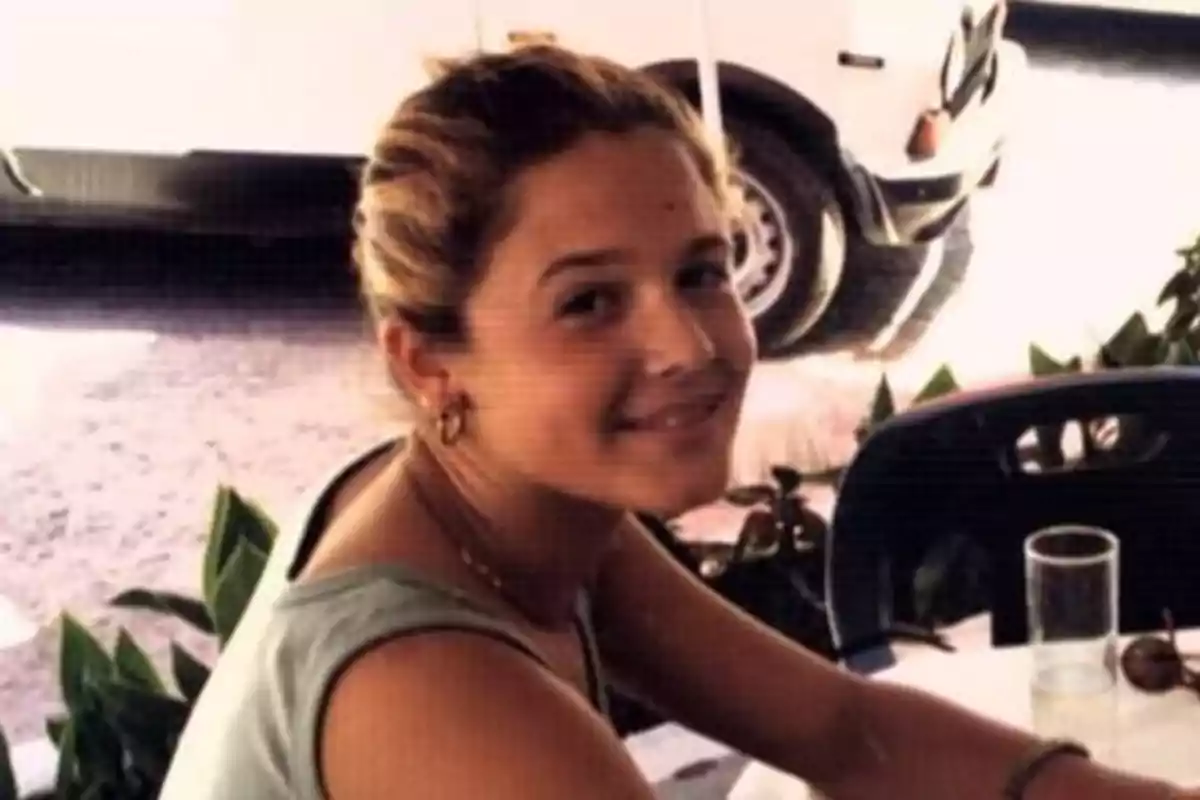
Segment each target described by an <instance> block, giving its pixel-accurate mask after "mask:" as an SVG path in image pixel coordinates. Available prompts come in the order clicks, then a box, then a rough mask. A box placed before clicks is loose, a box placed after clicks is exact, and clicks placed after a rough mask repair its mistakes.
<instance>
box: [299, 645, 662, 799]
mask: <svg viewBox="0 0 1200 800" xmlns="http://www.w3.org/2000/svg"><path fill="white" fill-rule="evenodd" d="M320 761H321V773H322V776H323V779H324V784H325V788H326V791H327V793H328V796H329V798H330V800H360V799H361V800H365V799H366V798H376V797H383V796H395V795H393V794H392V793H393V792H394V791H396V790H398V789H403V794H404V796H412V797H435V796H436V797H438V798H444V799H445V800H457V799H458V798H462V800H467V798H470V799H471V800H475V798H479V797H488V798H494V800H510V799H511V800H517V798H521V800H552V799H553V800H560V798H563V797H571V798H576V800H626V798H627V799H628V800H652V798H653V797H654V795H653V792H652V790H651V789H650V787H649V786H648V785H647V784H646V782H645V780H644V779H643V778H642V776H641V774H640V773H639V772H638V770H637V767H636V766H635V765H634V763H633V761H632V760H631V759H630V758H629V756H628V755H627V753H626V752H625V749H624V747H623V746H622V744H621V742H620V740H619V739H618V738H617V737H616V736H615V735H614V734H613V733H612V731H611V730H610V729H609V728H608V727H607V726H606V725H605V723H604V721H603V720H602V719H601V718H599V717H598V716H597V715H596V714H595V713H594V712H592V711H591V709H590V708H589V707H588V706H587V704H586V702H584V701H583V699H582V698H580V697H578V696H577V695H576V694H574V693H573V692H572V691H570V690H569V689H568V688H567V687H566V686H565V685H563V684H559V683H558V682H557V681H556V680H554V678H553V677H552V676H550V675H548V674H546V673H545V672H544V671H543V670H542V669H541V668H540V667H539V666H538V664H536V663H535V662H534V661H532V660H531V659H530V658H528V657H527V656H525V655H523V654H521V653H519V652H517V651H516V650H514V649H513V648H511V647H510V646H508V645H506V644H503V643H501V642H498V641H494V640H492V639H489V638H487V637H485V636H480V635H477V634H471V633H454V632H440V633H436V634H421V635H417V636H410V637H405V638H399V639H395V640H392V641H389V642H386V643H384V644H382V645H380V646H379V647H376V648H374V649H372V650H370V651H369V652H367V653H366V654H364V655H363V656H361V657H359V658H358V659H357V660H355V661H354V662H353V663H352V664H351V665H350V666H349V667H348V668H347V669H346V671H345V672H344V673H343V674H342V675H341V677H340V678H339V679H338V681H337V682H336V684H335V685H334V687H333V690H332V693H331V696H330V699H329V705H328V708H327V711H326V714H325V724H324V726H323V733H322V739H321V752H320Z"/></svg>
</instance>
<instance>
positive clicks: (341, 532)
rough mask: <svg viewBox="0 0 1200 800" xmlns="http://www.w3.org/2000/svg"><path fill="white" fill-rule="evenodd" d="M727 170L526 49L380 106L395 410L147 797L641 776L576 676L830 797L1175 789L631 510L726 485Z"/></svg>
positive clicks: (1156, 792)
mask: <svg viewBox="0 0 1200 800" xmlns="http://www.w3.org/2000/svg"><path fill="white" fill-rule="evenodd" d="M729 180H730V179H729V167H728V164H727V161H726V158H725V155H724V153H723V151H722V149H721V148H719V147H718V146H716V145H714V144H713V143H712V142H710V141H709V140H708V138H706V134H705V133H704V131H703V128H702V126H701V124H700V123H699V121H698V120H697V118H696V116H695V115H694V114H693V113H692V111H690V110H689V109H688V108H687V107H686V105H685V104H683V103H682V102H680V101H679V100H677V99H676V98H675V97H674V96H672V95H671V94H669V93H668V92H666V91H664V90H663V89H662V88H659V87H658V86H657V85H656V84H654V83H653V82H652V81H651V80H650V79H649V78H647V77H645V76H643V75H641V74H639V73H638V72H636V71H632V70H629V69H625V68H622V67H620V66H618V65H616V64H613V63H610V62H608V61H605V60H603V59H599V58H592V57H585V56H581V55H577V54H572V53H570V52H567V51H564V50H561V49H557V48H553V47H547V46H537V47H530V48H527V49H522V50H519V51H516V52H512V53H508V54H497V55H483V56H478V57H475V58H472V59H470V60H467V61H465V62H461V63H457V64H452V65H449V66H448V67H447V68H446V70H445V71H444V73H443V74H441V75H440V76H439V77H437V78H436V79H435V80H434V81H433V82H432V84H431V85H430V86H429V87H428V88H426V89H425V90H424V91H422V92H420V93H418V94H417V95H415V96H413V97H411V98H409V99H408V100H406V101H405V102H404V103H403V104H402V105H401V106H400V107H399V109H398V110H397V111H396V112H395V115H394V116H393V117H392V119H391V120H390V122H389V123H388V124H387V126H386V128H385V129H384V131H383V132H382V134H381V135H380V137H379V140H378V143H377V144H376V146H375V149H374V152H373V154H372V156H371V158H370V161H369V163H368V165H367V167H366V170H365V176H364V181H363V186H362V197H361V202H360V205H359V208H358V214H357V222H358V224H357V233H358V238H357V246H356V261H357V264H358V268H359V271H360V275H361V283H362V293H363V297H364V299H365V301H366V304H367V306H368V308H369V311H370V313H371V315H372V318H373V321H374V324H375V330H376V331H377V332H378V342H379V347H380V349H381V352H382V353H383V355H384V357H385V362H386V365H387V369H388V370H389V372H390V375H391V378H392V380H393V382H394V383H395V385H396V387H397V389H398V391H399V393H400V394H401V395H402V396H403V397H404V398H405V399H406V400H407V401H408V402H410V403H411V404H412V405H413V406H414V408H415V410H416V413H417V415H418V416H419V419H420V421H419V423H418V424H417V426H416V430H415V432H414V433H413V435H412V436H411V438H409V439H408V441H407V443H406V444H405V445H404V446H400V445H398V444H395V445H394V444H384V445H382V446H381V447H379V448H377V449H376V450H374V451H372V452H370V453H367V454H365V455H363V456H362V457H361V458H359V459H357V460H356V461H355V462H354V463H353V464H351V465H349V466H347V467H346V468H345V469H344V470H342V471H341V472H340V473H339V475H338V476H337V478H336V479H335V480H334V481H333V482H332V483H331V484H330V485H329V486H328V487H327V488H326V490H325V491H324V493H323V494H322V496H321V499H320V501H319V502H318V503H317V506H316V508H315V509H314V511H313V513H312V514H311V515H310V517H309V519H308V523H307V525H306V527H305V529H304V531H303V544H302V546H301V548H300V551H299V556H298V558H297V561H296V564H295V565H294V571H293V575H292V578H293V580H291V581H290V582H289V585H288V586H287V587H286V588H285V589H284V590H283V592H282V595H281V596H280V597H279V598H278V601H277V602H276V603H275V604H274V606H273V608H272V610H271V612H270V616H269V619H268V620H267V622H266V623H265V625H264V627H263V630H262V632H261V634H256V639H257V641H256V642H255V643H254V647H255V651H254V657H253V660H252V666H251V667H250V668H248V669H246V670H245V671H241V670H239V674H237V675H233V676H231V675H230V674H229V671H230V670H231V669H233V667H232V666H230V665H229V664H228V663H222V664H221V665H219V667H218V669H217V676H216V677H219V678H220V679H221V681H222V683H223V685H224V688H223V689H222V691H226V692H227V693H228V696H227V697H225V698H224V699H223V700H222V702H224V703H226V704H227V705H229V706H230V707H231V708H235V709H236V713H232V714H229V715H227V716H226V723H224V725H225V727H224V729H220V730H209V731H206V732H205V736H206V737H207V738H209V739H210V740H211V741H213V742H215V743H216V744H215V746H216V747H218V748H219V752H220V757H219V761H218V763H217V764H216V765H215V766H213V767H212V768H203V769H197V768H195V765H194V764H192V765H189V763H187V757H186V756H181V757H180V759H179V763H176V764H175V772H174V774H173V776H172V777H173V779H174V780H175V782H176V786H175V788H174V789H173V791H174V792H175V794H172V791H168V793H167V795H166V797H168V798H171V797H183V796H187V797H195V798H214V799H215V798H242V797H245V798H254V799H255V800H275V799H276V798H277V799H278V800H283V799H284V798H296V799H297V800H318V799H320V800H324V799H328V800H367V799H368V798H422V799H424V798H438V800H479V799H480V798H488V799H489V800H567V799H570V800H643V799H647V798H651V797H652V796H653V793H652V790H651V789H650V787H649V786H648V785H647V784H646V782H645V781H644V779H643V778H642V776H641V775H640V774H639V772H638V770H637V768H636V767H635V765H634V764H633V762H632V761H631V760H630V758H629V757H628V755H627V754H626V752H625V750H624V749H623V747H622V744H621V742H620V740H619V739H618V738H617V736H616V735H614V733H613V731H612V729H611V728H610V727H609V726H608V725H607V724H606V720H605V716H604V702H603V697H604V687H605V685H608V684H611V685H619V686H621V687H622V688H624V689H625V690H627V691H629V692H631V693H633V694H635V695H637V696H639V697H641V698H644V699H645V700H646V701H647V702H648V703H650V704H652V705H654V706H656V707H657V708H659V709H661V710H662V711H663V712H664V713H666V714H667V715H669V716H671V717H673V718H675V719H677V720H680V721H681V722H683V723H684V724H686V725H688V726H690V727H692V728H694V729H696V730H697V731H700V732H701V733H703V734H706V735H708V736H710V737H713V738H716V739H719V740H722V741H724V742H727V743H728V744H729V745H731V746H733V747H735V748H737V749H739V750H741V751H744V752H746V753H748V754H750V755H751V756H753V757H755V758H757V759H760V760H762V761H765V762H768V763H770V764H773V765H775V766H777V767H779V768H781V769H785V770H787V771H789V772H792V773H795V774H796V775H798V776H800V777H802V778H804V779H805V780H807V781H809V782H810V783H811V784H812V785H813V786H815V787H817V788H819V789H820V790H821V791H822V792H824V793H825V794H826V795H828V796H829V797H832V798H847V799H849V798H890V800H906V799H908V798H912V800H965V799H969V798H1001V797H1021V798H1026V800H1080V799H1081V798H1090V799H1093V800H1098V799H1099V798H1112V800H1121V799H1124V798H1128V800H1165V798H1169V797H1179V798H1182V797H1188V796H1193V797H1195V796H1200V795H1195V794H1192V795H1187V794H1185V793H1183V792H1178V793H1173V790H1172V789H1171V788H1170V787H1168V786H1166V785H1163V784H1159V783H1154V782H1151V781H1146V780H1141V779H1137V778H1134V777H1132V776H1126V775H1121V774H1118V773H1116V772H1113V771H1111V770H1108V769H1105V768H1103V767H1100V766H1098V765H1095V764H1093V763H1092V762H1090V761H1089V760H1088V759H1087V758H1085V757H1081V756H1080V754H1078V753H1074V752H1072V751H1071V749H1070V748H1069V747H1062V746H1057V745H1055V744H1053V743H1050V744H1047V743H1041V742H1038V741H1037V740H1035V739H1034V738H1032V737H1030V736H1028V735H1026V734H1024V733H1020V732H1017V731H1015V730H1010V729H1008V728H1005V727H1001V726H999V725H996V724H993V723H991V722H989V721H987V720H984V719H982V718H979V717H976V716H973V715H971V714H969V713H966V712H965V711H962V710H959V709H957V708H955V707H952V706H951V705H949V704H947V703H945V702H942V701H940V700H937V699H935V698H933V697H931V696H927V695H925V694H921V693H918V692H915V691H910V690H907V689H903V688H898V687H894V686H888V685H886V684H878V683H873V682H870V681H867V680H864V679H860V678H857V677H855V676H852V675H849V674H846V673H844V672H842V671H839V670H838V669H836V668H835V667H832V666H830V665H828V664H826V663H824V662H823V661H822V660H820V659H818V658H816V657H814V656H812V655H810V654H808V653H806V652H805V651H804V650H803V649H801V648H799V647H797V646H795V645H793V644H790V643H789V642H787V641H785V640H783V639H782V638H781V637H778V636H776V635H775V634H773V633H772V632H771V631H769V630H767V629H766V628H764V627H763V626H761V625H759V624H757V623H756V622H755V621H753V620H752V619H750V618H749V617H747V616H746V615H744V614H742V613H740V612H739V611H738V610H736V609H735V608H732V607H730V606H729V605H727V604H726V603H725V602H724V601H723V600H722V599H721V598H720V597H718V596H716V595H715V594H713V593H711V592H710V591H708V590H707V589H706V588H705V587H704V586H703V585H701V584H700V583H699V582H697V581H696V580H694V579H693V578H691V577H690V576H689V575H688V574H687V573H686V572H685V571H683V570H681V569H680V568H679V567H678V566H676V565H675V563H674V562H673V561H671V560H670V559H669V558H668V557H667V556H666V555H665V554H664V553H663V552H662V551H661V550H660V549H659V547H658V546H656V544H655V543H654V541H653V540H652V539H651V538H650V537H649V536H648V535H647V533H646V532H645V531H644V530H642V529H641V528H640V527H639V526H638V525H637V524H636V522H635V521H634V520H633V519H632V517H631V514H630V510H631V509H636V510H640V511H651V512H658V513H661V514H665V515H670V514H674V513H677V512H679V511H682V510H685V509H689V508H692V507H695V506H697V505H700V504H703V503H706V502H709V501H711V500H713V499H715V498H716V497H718V496H719V495H720V493H721V492H722V491H723V490H724V489H725V488H726V482H727V480H728V471H729V462H730V448H731V442H732V439H733V434H734V429H735V427H736V425H737V422H738V416H739V410H740V406H741V403H742V396H743V391H744V388H745V384H746V379H747V375H748V373H749V371H750V368H751V365H752V364H753V362H754V356H755V351H754V342H753V340H752V336H751V332H750V328H749V327H748V325H747V320H746V317H745V316H744V315H743V311H742V308H741V307H740V305H739V302H738V300H737V298H736V296H735V293H734V292H733V290H732V288H731V287H730V285H729V278H728V274H727V269H726V264H727V262H728V261H729V259H730V221H731V219H733V218H735V216H736V213H735V212H736V203H737V195H736V192H735V191H734V189H733V187H732V186H731V185H730V182H729ZM331 412H332V413H336V411H335V410H332V409H331ZM223 661H224V659H223ZM223 670H224V672H225V673H226V674H224V675H221V673H222V671H223ZM230 687H233V688H232V689H231V688H230ZM209 691H210V692H213V691H217V689H215V688H214V687H212V686H210V689H209ZM205 699H206V700H207V699H208V698H205ZM202 702H203V701H202ZM193 722H194V724H199V723H195V721H193Z"/></svg>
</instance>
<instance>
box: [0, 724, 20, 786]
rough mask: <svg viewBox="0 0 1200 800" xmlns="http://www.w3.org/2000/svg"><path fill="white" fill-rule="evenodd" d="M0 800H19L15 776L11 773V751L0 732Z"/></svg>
mask: <svg viewBox="0 0 1200 800" xmlns="http://www.w3.org/2000/svg"><path fill="white" fill-rule="evenodd" d="M0 800H19V798H18V797H17V776H16V775H15V774H14V773H13V765H12V751H11V750H9V747H8V739H7V738H6V737H5V736H4V731H3V730H0Z"/></svg>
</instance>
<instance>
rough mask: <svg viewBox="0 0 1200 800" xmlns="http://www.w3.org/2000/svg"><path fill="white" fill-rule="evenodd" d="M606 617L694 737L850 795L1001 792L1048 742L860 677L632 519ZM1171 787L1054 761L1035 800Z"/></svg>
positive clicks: (612, 656)
mask: <svg viewBox="0 0 1200 800" xmlns="http://www.w3.org/2000/svg"><path fill="white" fill-rule="evenodd" d="M596 607H597V613H598V614H599V616H600V621H601V629H600V635H601V644H602V648H603V650H604V655H605V659H606V663H607V664H608V666H609V668H610V669H611V670H612V671H613V673H614V675H615V677H616V678H617V680H618V682H620V683H621V684H622V685H623V686H625V687H627V688H628V689H630V690H631V691H632V692H633V693H634V694H636V695H638V696H640V697H643V698H645V699H646V700H647V701H648V702H650V703H651V704H652V705H654V706H656V707H658V708H659V709H660V710H662V711H663V712H664V713H666V714H668V715H669V716H671V717H672V718H674V719H676V720H678V721H680V722H681V723H683V724H685V725H687V726H688V727H690V728H693V729H694V730H696V731H698V732H700V733H702V734H704V735H706V736H709V737H710V738H713V739H716V740H718V741H722V742H725V743H726V744H728V745H730V746H732V747H735V748H737V749H738V750H740V751H742V752H744V753H747V754H749V755H751V756H753V757H754V758H756V759H758V760H760V761H764V762H766V763H769V764H772V765H774V766H776V767H778V768H779V769H782V770H785V771H787V772H790V773H792V774H794V775H797V776H799V777H801V778H804V779H805V780H807V781H809V782H810V783H811V784H813V785H814V786H816V787H817V788H819V789H821V790H822V791H823V792H824V793H825V794H827V795H829V796H830V797H833V798H837V800H857V798H877V797H888V798H892V799H893V800H909V799H910V798H911V799H912V800H963V798H975V797H979V798H992V797H996V798H998V797H1000V794H1001V791H1002V788H1003V786H1004V783H1005V781H1006V780H1007V778H1008V776H1009V773H1010V771H1011V770H1012V769H1013V768H1014V767H1015V766H1016V764H1017V762H1018V761H1019V760H1020V758H1021V757H1022V756H1023V755H1024V754H1025V753H1026V752H1027V751H1028V748H1030V747H1031V746H1033V745H1034V744H1035V740H1034V738H1033V737H1031V736H1029V735H1028V734H1025V733H1022V732H1019V731H1016V730H1014V729H1011V728H1008V727H1004V726H1001V725H998V724H995V723H993V722H990V721H988V720H987V719H985V718H983V717H980V716H978V715H975V714H972V713H970V712H968V711H966V710H965V709H961V708H959V707H956V706H954V705H951V704H949V703H947V702H944V701H942V700H939V699H937V698H935V697H933V696H932V695H929V694H925V693H922V692H917V691H913V690H908V689H902V688H896V687H890V686H888V685H886V684H880V683H875V682H872V681H869V680H867V679H864V678H861V677H858V676H854V675H851V674H849V673H846V672H844V671H842V670H840V669H838V668H837V667H835V666H833V665H831V664H828V663H827V662H825V661H824V660H822V659H820V658H818V657H817V656H815V655H813V654H811V653H809V652H807V651H805V650H804V649H803V648H801V647H798V646H796V645H795V644H793V643H791V642H789V641H788V640H786V639H785V638H783V637H781V636H779V635H777V634H776V633H775V632H773V631H771V630H770V629H769V628H767V627H766V626H764V625H762V624H760V623H759V622H757V621H756V620H754V619H753V618H751V617H750V616H749V615H747V614H744V613H742V612H741V611H740V610H739V609H737V608H735V607H733V606H732V605H730V604H729V603H727V602H726V601H725V600H723V599H722V598H721V597H719V596H718V595H717V594H715V593H714V592H712V591H711V590H709V589H708V588H707V587H705V586H704V585H703V584H701V583H700V582H699V581H698V580H696V579H695V578H693V577H692V576H691V575H689V574H688V573H687V572H686V571H685V570H683V569H682V568H681V567H680V566H678V565H677V564H676V563H675V562H674V561H673V560H671V559H670V557H669V556H668V555H667V554H666V553H665V552H664V551H663V550H662V549H661V547H659V545H658V544H657V543H656V542H655V541H653V539H652V538H651V537H650V535H649V534H648V533H646V532H645V531H643V530H641V529H640V526H636V525H633V524H631V525H630V527H629V529H628V530H627V531H625V532H624V534H623V539H622V542H621V547H619V548H617V549H616V550H614V552H613V554H612V555H611V557H610V559H609V561H608V562H607V563H606V564H605V566H604V570H603V572H602V575H601V579H600V581H599V583H598V585H597V597H596ZM1166 792H1167V789H1166V787H1165V786H1163V785H1161V784H1153V783H1151V782H1148V781H1141V780H1136V779H1133V778H1124V777H1121V776H1119V775H1117V774H1115V773H1111V772H1108V771H1106V770H1102V769H1101V768H1099V767H1096V766H1094V765H1092V764H1090V763H1088V762H1086V761H1083V760H1081V759H1071V758H1060V759H1058V760H1056V761H1055V762H1052V764H1051V765H1050V766H1048V767H1047V768H1046V769H1045V770H1044V771H1043V772H1042V773H1041V774H1040V775H1039V777H1038V778H1037V779H1036V780H1035V781H1034V783H1033V784H1032V785H1031V786H1030V791H1029V792H1028V800H1078V798H1083V797H1087V798H1096V799H1097V800H1099V799H1100V798H1105V799H1106V800H1109V799H1111V800H1124V799H1125V798H1128V799H1129V800H1166V798H1168V797H1170V795H1169V794H1167V793H1166Z"/></svg>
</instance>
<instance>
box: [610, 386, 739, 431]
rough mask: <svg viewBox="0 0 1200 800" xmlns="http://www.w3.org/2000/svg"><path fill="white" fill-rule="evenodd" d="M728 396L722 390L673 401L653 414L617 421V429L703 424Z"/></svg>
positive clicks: (682, 428) (681, 427)
mask: <svg viewBox="0 0 1200 800" xmlns="http://www.w3.org/2000/svg"><path fill="white" fill-rule="evenodd" d="M728 398H729V394H728V393H727V392H722V393H720V394H713V395H708V396H706V397H702V398H696V399H695V400H689V401H686V402H681V403H672V404H670V405H667V406H663V407H662V408H660V409H658V410H657V411H655V412H653V413H651V414H646V415H644V416H639V417H631V418H626V419H623V420H621V421H619V422H618V423H617V429H618V430H622V431H637V432H642V433H666V432H672V431H686V430H689V429H691V428H696V427H698V426H701V425H703V424H705V423H706V422H708V421H709V420H711V419H712V418H713V417H715V416H716V414H717V412H718V411H720V410H721V407H722V406H723V405H725V401H726V400H727V399H728Z"/></svg>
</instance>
